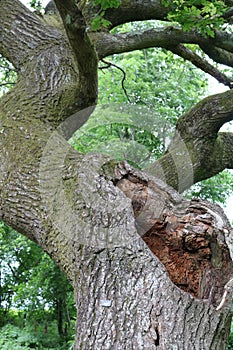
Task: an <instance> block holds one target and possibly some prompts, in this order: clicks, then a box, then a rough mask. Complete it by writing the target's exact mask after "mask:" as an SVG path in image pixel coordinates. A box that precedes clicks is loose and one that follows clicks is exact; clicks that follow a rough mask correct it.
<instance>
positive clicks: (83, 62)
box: [55, 0, 98, 107]
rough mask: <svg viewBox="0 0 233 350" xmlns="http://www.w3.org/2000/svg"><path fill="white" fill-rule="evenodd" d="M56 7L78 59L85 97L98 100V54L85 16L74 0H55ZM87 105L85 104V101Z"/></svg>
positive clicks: (92, 101)
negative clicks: (89, 33) (91, 39)
mask: <svg viewBox="0 0 233 350" xmlns="http://www.w3.org/2000/svg"><path fill="white" fill-rule="evenodd" d="M55 4H56V7H57V9H58V11H59V13H60V15H61V18H62V20H63V24H64V27H65V29H66V33H67V37H68V39H69V42H70V45H71V47H72V50H73V53H74V55H75V57H76V60H77V65H78V68H79V74H80V86H81V87H82V93H81V94H80V98H81V96H82V98H83V99H86V96H88V99H89V103H92V104H93V105H94V104H96V100H97V94H96V91H97V67H98V61H97V55H96V51H95V47H94V46H93V44H92V43H91V41H90V39H89V37H88V35H87V30H86V22H85V18H84V17H83V15H82V12H81V11H80V10H79V9H78V7H77V5H76V4H75V2H74V1H72V0H66V1H65V2H64V1H63V0H55ZM83 106H84V107H85V104H84V103H83Z"/></svg>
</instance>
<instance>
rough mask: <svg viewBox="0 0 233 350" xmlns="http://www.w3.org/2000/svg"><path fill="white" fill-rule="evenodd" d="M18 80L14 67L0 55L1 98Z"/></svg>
mask: <svg viewBox="0 0 233 350" xmlns="http://www.w3.org/2000/svg"><path fill="white" fill-rule="evenodd" d="M16 78H17V73H16V71H15V69H14V67H13V65H12V64H11V63H10V62H9V61H7V60H6V59H5V58H4V57H2V56H1V55H0V89H1V90H0V96H1V95H3V94H4V93H5V92H6V91H7V90H8V89H10V88H11V87H12V86H13V85H14V84H15V81H16Z"/></svg>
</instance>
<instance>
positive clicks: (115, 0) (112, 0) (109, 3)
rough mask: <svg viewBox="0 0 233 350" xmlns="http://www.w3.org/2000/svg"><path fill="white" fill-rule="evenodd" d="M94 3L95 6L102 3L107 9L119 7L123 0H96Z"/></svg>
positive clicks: (104, 8) (103, 8)
mask: <svg viewBox="0 0 233 350" xmlns="http://www.w3.org/2000/svg"><path fill="white" fill-rule="evenodd" d="M93 3H94V5H95V6H98V5H100V6H101V8H102V10H104V11H105V10H107V9H109V8H113V7H115V8H117V7H118V6H119V5H120V3H121V0H95V1H93Z"/></svg>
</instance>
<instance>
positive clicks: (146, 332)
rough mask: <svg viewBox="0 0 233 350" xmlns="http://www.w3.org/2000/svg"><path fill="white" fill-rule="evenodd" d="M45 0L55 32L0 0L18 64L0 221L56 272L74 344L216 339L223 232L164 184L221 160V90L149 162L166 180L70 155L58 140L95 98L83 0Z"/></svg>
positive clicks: (185, 343) (180, 181)
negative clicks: (56, 17)
mask: <svg viewBox="0 0 233 350" xmlns="http://www.w3.org/2000/svg"><path fill="white" fill-rule="evenodd" d="M56 3H57V5H58V8H59V11H60V14H61V17H62V20H63V21H64V28H63V29H62V30H59V29H56V28H54V27H52V26H49V25H48V24H46V22H44V21H43V20H42V19H39V17H36V15H34V14H32V13H30V11H28V10H27V9H26V8H25V7H24V6H23V5H22V4H21V3H20V2H19V1H17V0H14V1H12V0H1V2H0V23H1V27H0V29H1V38H3V40H2V41H1V42H0V50H1V53H2V54H3V55H4V56H5V57H7V58H8V59H9V60H10V61H11V62H12V63H13V64H14V65H15V67H16V68H17V69H18V72H19V78H18V82H17V84H16V85H15V87H14V89H12V90H11V91H10V92H9V93H7V94H6V95H5V96H4V97H2V98H1V102H0V118H1V124H0V142H1V150H0V193H1V195H0V217H1V219H2V220H4V222H5V223H7V224H9V225H10V226H12V227H14V228H15V229H16V230H18V231H19V232H21V233H23V234H25V235H26V236H27V237H29V238H30V239H32V240H34V241H36V242H37V243H38V244H40V245H41V246H42V247H43V249H44V250H45V251H46V252H47V253H48V254H49V255H50V256H51V257H52V258H53V259H54V261H56V262H57V264H58V265H59V266H60V268H61V269H62V270H63V271H64V272H65V273H66V275H67V276H68V278H69V279H70V281H71V283H72V285H73V287H74V291H75V300H76V304H77V325H76V334H77V335H76V342H75V349H76V350H81V349H85V350H90V349H93V350H94V349H96V350H99V349H103V350H105V349H106V350H107V349H116V350H118V349H123V350H124V349H125V350H126V349H127V350H128V349H133V350H135V349H151V350H153V349H157V350H160V349H161V350H162V349H166V350H169V349H179V350H180V349H184V350H186V349H197V350H201V349H203V350H207V349H213V350H214V349H216V350H221V349H225V348H226V345H227V340H228V334H229V330H230V322H231V316H232V309H231V301H232V296H231V293H228V289H229V286H230V284H229V280H230V281H231V276H232V273H233V265H232V256H233V248H232V247H233V244H232V230H231V228H230V225H229V223H228V221H227V219H226V217H225V216H224V214H223V213H222V212H221V211H220V209H219V208H218V207H215V206H212V205H211V204H208V203H207V202H201V201H197V200H193V201H191V202H187V201H186V200H183V199H182V197H181V196H180V195H179V194H178V193H177V192H176V191H175V190H173V189H172V188H171V187H169V184H170V185H172V186H173V187H174V188H178V189H179V190H180V191H182V190H183V189H185V188H187V187H188V186H190V185H191V184H192V183H194V182H196V181H199V180H200V179H202V178H206V177H208V176H211V175H213V174H214V173H217V172H218V171H220V170H221V169H224V168H225V167H232V157H231V154H232V145H233V143H232V134H230V133H219V129H220V127H221V125H222V124H224V123H225V122H226V121H229V120H231V119H232V110H233V106H232V90H231V91H228V92H226V93H224V94H220V95H216V96H212V97H209V98H208V99H205V100H203V101H202V102H200V104H198V105H197V106H195V107H194V108H193V109H192V110H191V111H190V112H189V113H187V114H186V115H184V116H183V117H182V118H181V119H180V121H179V122H178V124H177V132H176V135H175V137H174V140H173V142H172V144H171V146H170V148H169V150H168V152H167V154H165V155H164V157H162V158H161V160H159V161H158V162H157V163H156V164H155V165H154V166H153V169H152V173H153V172H155V174H156V175H157V176H158V177H160V178H165V179H166V182H167V183H164V182H162V181H161V180H159V179H156V178H155V177H153V176H152V175H148V174H145V173H142V172H140V171H137V170H135V169H133V168H131V167H130V166H129V165H128V164H126V163H124V162H122V163H119V162H116V161H114V160H112V159H110V158H109V157H106V156H104V155H99V154H96V155H94V154H90V155H85V156H84V155H82V154H79V153H77V152H76V151H74V150H73V149H72V148H71V147H70V146H69V144H68V143H67V141H66V139H67V138H68V137H69V136H70V135H71V134H72V131H73V130H75V128H77V127H80V126H81V125H82V124H83V123H84V122H85V121H86V119H87V118H88V116H89V115H90V113H91V111H92V110H93V108H94V106H93V104H95V102H96V97H97V84H96V81H97V55H96V51H95V50H96V48H95V47H94V46H93V44H92V43H91V41H90V38H89V37H88V35H87V32H86V30H85V21H87V19H88V7H85V4H84V3H82V2H80V4H79V5H80V8H81V9H82V8H83V12H80V10H79V9H77V8H76V7H75V8H74V3H73V2H72V1H67V2H66V3H62V2H61V1H60V0H57V1H56ZM82 6H83V7H82ZM151 6H152V7H153V6H154V9H155V10H156V11H157V12H156V13H157V14H156V15H155V16H157V17H158V16H159V13H160V12H159V11H160V10H161V5H160V2H157V1H152V2H145V1H144V2H142V1H132V2H131V3H130V4H128V2H124V1H123V2H122V5H121V7H120V9H119V12H117V9H113V10H109V11H108V17H109V18H110V19H111V16H113V14H116V15H117V13H118V14H119V16H118V17H117V16H116V17H112V18H113V19H114V18H115V22H113V24H115V25H116V24H119V23H121V21H123V22H127V21H128V20H132V19H133V18H134V19H144V18H148V17H149V11H151V9H152V7H151ZM132 9H135V12H134V11H132ZM143 9H145V10H146V9H147V10H148V12H146V11H144V14H142V10H143ZM164 13H165V12H164ZM164 13H162V14H161V16H165V14H164ZM6 14H7V15H6ZM72 15H73V16H72ZM140 16H141V17H140ZM143 16H144V17H143ZM152 17H153V16H152ZM90 18H91V17H90ZM87 22H88V21H87ZM76 40H77V42H76ZM95 43H96V41H95ZM97 49H98V48H97ZM98 53H99V55H100V57H101V51H99V52H98ZM86 63H87V64H86ZM84 108H85V109H84ZM72 114H73V115H72ZM71 115H72V118H68V117H70V116H71ZM203 116H204V117H203ZM203 140H204V141H203ZM185 152H187V153H185ZM186 155H188V156H186ZM206 157H208V160H209V162H210V163H208V164H207V163H206V162H205V158H206ZM187 169H189V170H190V169H191V170H192V176H190V174H191V173H190V172H189V171H187ZM191 170H190V171H191ZM148 172H149V170H148ZM145 243H147V245H146V244H145ZM148 246H149V247H148ZM225 285H227V288H228V289H226V290H227V297H226V298H225V297H224V298H223V295H225V294H224V293H225V292H224V286H225ZM219 305H220V306H219Z"/></svg>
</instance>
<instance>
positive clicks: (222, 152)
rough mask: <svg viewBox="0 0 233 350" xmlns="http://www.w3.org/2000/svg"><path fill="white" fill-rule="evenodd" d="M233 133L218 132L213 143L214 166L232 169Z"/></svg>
mask: <svg viewBox="0 0 233 350" xmlns="http://www.w3.org/2000/svg"><path fill="white" fill-rule="evenodd" d="M232 154H233V133H232V132H219V133H218V138H217V140H216V144H215V150H214V155H215V160H216V166H215V167H217V166H218V167H219V168H221V170H220V171H222V170H223V169H226V168H227V169H233V157H232Z"/></svg>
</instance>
